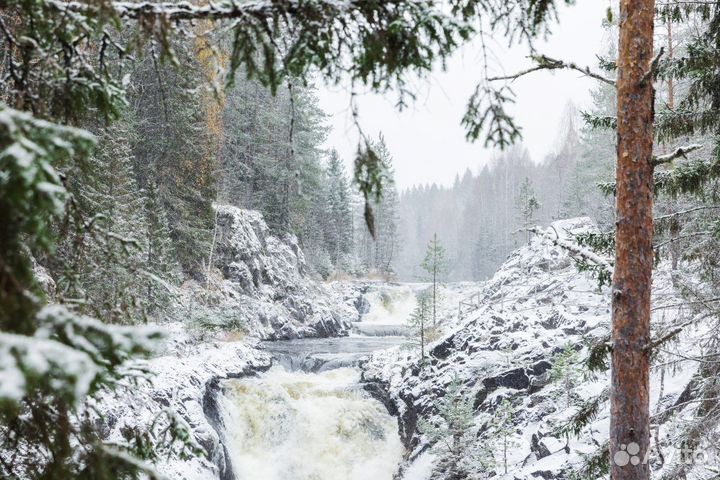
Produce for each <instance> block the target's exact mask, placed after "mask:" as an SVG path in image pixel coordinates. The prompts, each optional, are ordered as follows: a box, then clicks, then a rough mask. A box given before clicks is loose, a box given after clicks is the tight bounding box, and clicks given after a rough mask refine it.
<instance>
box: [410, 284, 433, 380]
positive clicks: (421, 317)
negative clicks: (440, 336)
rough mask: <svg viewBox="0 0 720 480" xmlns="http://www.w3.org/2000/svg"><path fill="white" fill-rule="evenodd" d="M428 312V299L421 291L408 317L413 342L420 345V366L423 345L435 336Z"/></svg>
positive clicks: (422, 360)
mask: <svg viewBox="0 0 720 480" xmlns="http://www.w3.org/2000/svg"><path fill="white" fill-rule="evenodd" d="M430 312H431V308H430V299H429V297H428V295H427V293H425V292H423V293H421V294H419V295H418V296H417V305H416V306H415V309H414V310H413V311H412V313H411V314H410V318H408V327H410V331H411V334H412V336H413V343H414V344H417V346H418V347H420V362H419V364H420V366H422V365H424V364H425V345H427V343H428V342H431V341H433V339H434V337H435V332H434V329H433V328H432V327H431V326H430Z"/></svg>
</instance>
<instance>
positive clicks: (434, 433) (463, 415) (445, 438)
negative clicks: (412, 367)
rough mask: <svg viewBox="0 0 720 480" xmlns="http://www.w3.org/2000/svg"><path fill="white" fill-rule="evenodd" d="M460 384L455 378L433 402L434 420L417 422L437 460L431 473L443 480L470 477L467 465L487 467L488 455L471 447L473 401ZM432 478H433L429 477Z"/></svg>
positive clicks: (472, 437) (482, 450) (486, 452)
mask: <svg viewBox="0 0 720 480" xmlns="http://www.w3.org/2000/svg"><path fill="white" fill-rule="evenodd" d="M463 389H464V385H463V384H462V382H461V381H460V380H459V378H458V377H457V376H456V377H455V378H453V380H452V381H451V382H450V384H449V385H448V387H447V390H446V391H445V395H444V396H443V397H441V398H440V399H438V400H435V402H434V403H433V407H434V409H435V410H436V411H437V421H436V422H430V421H428V420H426V419H422V418H421V419H420V421H419V422H418V428H419V430H420V432H421V433H423V434H424V435H426V436H427V437H428V439H429V440H430V441H431V442H433V443H434V444H435V447H434V449H436V450H439V452H440V453H441V457H440V459H439V461H438V463H437V465H436V466H435V474H436V475H438V476H441V477H442V478H444V479H447V480H464V479H469V478H472V477H470V475H471V473H472V472H471V470H470V465H471V463H475V464H476V465H477V464H480V465H483V464H484V466H485V467H488V466H489V462H488V458H489V457H490V455H489V452H488V451H487V450H486V449H482V448H481V449H477V448H476V447H475V445H474V440H475V438H474V436H475V431H474V430H475V429H474V426H475V422H474V416H473V413H474V412H473V399H472V397H470V396H468V395H466V394H465V393H464V391H463ZM433 478H436V477H435V476H433Z"/></svg>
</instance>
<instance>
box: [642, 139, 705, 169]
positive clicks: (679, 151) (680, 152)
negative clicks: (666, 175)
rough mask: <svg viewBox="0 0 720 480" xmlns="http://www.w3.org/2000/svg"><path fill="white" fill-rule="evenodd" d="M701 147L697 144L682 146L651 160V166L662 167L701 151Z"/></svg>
mask: <svg viewBox="0 0 720 480" xmlns="http://www.w3.org/2000/svg"><path fill="white" fill-rule="evenodd" d="M702 147H703V146H702V145H700V144H699V143H692V144H690V145H683V146H682V147H678V148H676V149H675V150H674V151H672V152H670V153H667V154H665V155H658V156H655V157H653V158H652V160H651V163H652V164H653V165H656V166H657V165H663V164H665V163H670V162H672V161H673V160H676V159H678V158H681V157H685V156H686V155H687V154H688V153H690V152H694V151H695V150H699V149H701V148H702Z"/></svg>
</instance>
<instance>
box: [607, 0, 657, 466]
mask: <svg viewBox="0 0 720 480" xmlns="http://www.w3.org/2000/svg"><path fill="white" fill-rule="evenodd" d="M654 21H655V10H654V1H653V0H621V1H620V42H619V47H618V61H617V68H618V80H617V97H618V108H617V191H616V205H617V207H616V208H617V230H616V233H615V245H616V256H615V268H614V273H613V287H612V290H613V297H612V344H613V348H612V375H611V377H612V378H611V390H610V412H611V416H610V458H613V456H614V455H615V453H616V452H619V451H620V447H621V445H623V444H624V445H627V444H629V443H631V442H635V443H637V444H638V445H639V446H640V455H641V458H642V456H643V455H645V452H647V450H648V449H649V448H650V354H649V352H648V351H647V345H648V343H649V342H650V303H651V295H650V292H651V286H652V281H651V280H652V268H653V244H652V243H653V183H654V182H653V169H654V165H653V155H652V154H653V121H654V118H653V114H654V88H653V82H652V76H653V72H652V71H651V70H649V69H653V68H655V67H654V64H653V62H652V58H653V25H654ZM610 463H611V466H610V468H611V477H612V479H613V480H646V479H648V478H650V466H649V465H647V464H644V463H643V462H640V464H639V465H632V466H620V465H617V464H616V463H615V462H610Z"/></svg>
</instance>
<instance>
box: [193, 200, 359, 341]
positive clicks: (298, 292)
mask: <svg viewBox="0 0 720 480" xmlns="http://www.w3.org/2000/svg"><path fill="white" fill-rule="evenodd" d="M215 208H216V211H217V228H216V234H215V235H216V236H215V246H214V249H213V254H212V265H213V269H212V270H211V272H210V274H209V279H208V281H207V284H206V285H198V284H191V285H186V286H188V287H189V288H190V289H192V290H193V291H195V292H198V291H200V292H201V293H203V294H204V295H203V298H204V299H205V300H206V301H204V302H202V305H198V304H197V303H198V302H196V303H195V304H194V305H191V306H189V307H188V309H189V310H190V309H193V308H194V309H199V310H200V311H201V316H202V319H203V322H204V324H205V326H210V327H216V328H218V329H235V328H237V329H239V330H242V331H246V332H247V333H249V334H250V335H252V336H256V337H259V338H263V339H289V338H301V337H329V336H338V335H346V334H347V333H348V331H349V325H350V322H352V321H355V320H356V319H357V318H358V312H357V310H356V309H355V308H352V307H351V306H349V305H348V304H347V302H346V301H344V299H343V298H342V297H341V295H340V294H338V293H337V292H336V291H335V290H334V289H331V288H328V287H326V286H325V285H324V284H322V283H319V282H317V281H316V280H317V279H316V278H314V274H313V272H312V270H311V268H310V267H309V266H308V265H307V263H306V262H305V257H304V256H303V253H302V250H301V249H300V246H299V245H298V241H297V238H296V237H295V236H293V235H285V236H283V237H282V238H281V237H278V236H276V235H273V234H272V233H271V232H270V231H269V229H268V227H267V224H266V223H265V221H264V220H263V217H262V215H261V214H260V213H259V212H255V211H250V210H242V209H240V208H237V207H233V206H228V205H218V206H216V207H215ZM205 292H206V294H205ZM185 303H188V302H185ZM190 303H192V302H190Z"/></svg>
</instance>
